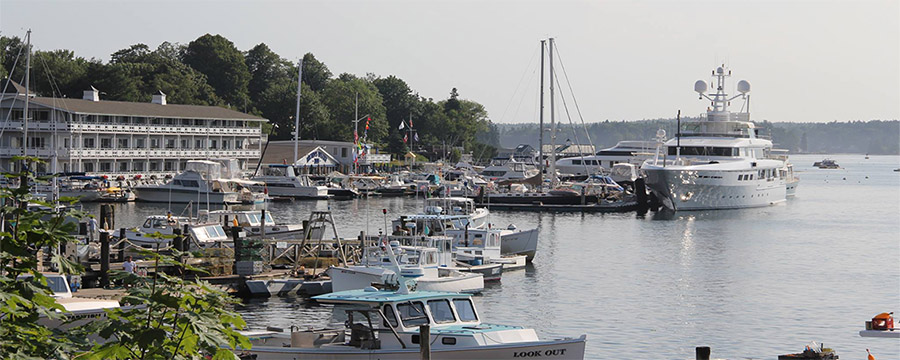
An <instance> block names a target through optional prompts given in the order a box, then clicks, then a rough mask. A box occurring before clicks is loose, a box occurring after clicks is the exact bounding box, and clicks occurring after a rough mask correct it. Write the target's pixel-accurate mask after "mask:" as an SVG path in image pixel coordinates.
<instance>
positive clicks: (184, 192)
mask: <svg viewBox="0 0 900 360" xmlns="http://www.w3.org/2000/svg"><path fill="white" fill-rule="evenodd" d="M133 191H134V195H135V197H136V198H137V201H143V202H158V203H179V204H186V203H189V202H198V201H199V202H200V203H206V202H207V201H208V202H209V203H210V204H236V203H240V200H239V199H238V193H234V192H227V193H221V192H203V193H199V195H198V192H197V190H190V189H171V190H169V189H165V188H156V187H137V188H134V190H133Z"/></svg>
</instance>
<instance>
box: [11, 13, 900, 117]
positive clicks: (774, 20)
mask: <svg viewBox="0 0 900 360" xmlns="http://www.w3.org/2000/svg"><path fill="white" fill-rule="evenodd" d="M898 4H900V1H898V0H887V1H868V0H862V1H860V0H846V1H796V0H793V1H748V0H740V1H729V0H724V1H723V0H718V1H621V0H620V1H334V0H331V1H309V2H306V1H162V0H155V1H79V2H75V1H34V0H30V1H19V0H15V1H14V0H0V31H2V34H3V35H7V36H12V35H18V36H22V35H24V33H25V29H26V28H31V29H32V30H33V42H34V44H35V48H36V49H41V50H51V49H58V48H64V49H70V50H74V51H75V53H76V55H78V56H82V57H86V58H91V57H96V58H100V59H103V60H104V61H105V60H107V59H108V58H109V54H111V53H113V52H115V51H116V50H119V49H122V48H126V47H128V46H129V45H131V44H135V43H145V44H148V45H149V46H150V47H152V48H155V47H156V46H158V45H159V44H160V43H161V42H163V41H170V42H177V43H185V44H186V43H188V42H190V41H191V40H194V39H196V38H197V37H199V36H201V35H203V34H205V33H211V34H221V35H223V36H225V37H226V38H228V39H230V40H231V41H233V42H234V43H235V45H236V46H237V47H238V48H239V49H241V50H248V49H250V48H251V47H252V46H254V45H256V44H258V43H260V42H265V43H266V44H268V45H269V47H271V48H272V49H273V50H274V51H275V52H277V53H278V54H280V55H282V56H283V57H286V58H288V59H291V60H294V61H296V59H297V58H298V57H299V56H300V55H301V54H303V53H306V52H312V53H314V54H315V55H316V57H317V58H318V59H319V60H321V61H323V62H325V63H326V64H327V65H328V67H329V68H330V69H331V71H332V72H333V73H335V74H339V73H342V72H349V73H353V74H358V75H365V74H366V73H368V72H371V73H375V74H377V75H381V76H388V75H396V76H398V77H400V78H402V79H404V80H406V81H407V83H409V85H410V87H411V88H413V89H414V90H415V91H417V92H418V93H419V94H420V95H422V96H425V97H433V98H435V99H443V98H446V97H447V96H448V94H449V92H450V89H451V88H453V87H456V88H458V89H459V93H460V95H461V97H463V98H467V99H471V100H475V101H478V102H480V103H482V104H484V105H485V107H486V108H487V110H488V112H489V114H490V117H491V119H492V120H494V121H495V122H503V123H510V122H534V121H537V110H536V107H537V101H538V96H537V90H538V85H537V82H538V77H537V76H536V70H537V61H538V56H537V52H538V49H539V40H540V39H541V38H546V37H548V36H553V37H555V38H556V41H557V47H558V49H559V57H558V58H557V59H558V60H561V61H562V65H563V66H565V67H566V71H567V72H568V75H569V76H570V79H571V86H572V87H573V89H574V92H575V97H576V100H577V101H578V104H579V106H580V107H581V111H582V114H583V115H584V119H585V121H588V122H593V121H602V120H606V119H609V120H623V119H624V120H635V119H648V118H659V117H674V115H675V113H676V111H677V110H678V109H681V110H682V112H683V113H684V114H687V115H697V114H699V113H701V112H703V111H704V110H705V108H706V106H707V102H705V101H700V100H698V99H697V95H696V94H695V93H694V92H693V83H694V81H696V80H698V79H706V80H709V76H708V75H709V74H710V71H711V70H712V69H713V68H715V66H716V65H717V64H718V63H721V62H727V64H728V65H729V67H730V68H731V69H732V70H733V71H734V77H733V78H732V79H731V81H730V84H729V86H730V87H732V88H733V83H735V82H736V81H737V80H740V79H746V80H748V81H750V83H751V84H752V92H751V95H752V99H753V100H752V103H751V112H752V114H751V117H752V118H753V119H754V120H764V119H765V120H770V121H804V122H809V121H817V122H821V121H833V120H838V121H847V120H869V119H898V118H900V5H898ZM557 69H561V68H560V66H559V64H557ZM560 81H561V82H562V84H563V85H562V86H563V87H567V86H568V85H566V83H565V80H564V79H562V78H561V79H560ZM566 101H567V102H568V103H569V107H570V108H573V105H574V104H573V103H572V100H571V98H569V99H567V100H566ZM557 103H558V105H559V107H562V104H561V102H560V101H557ZM573 111H574V109H573Z"/></svg>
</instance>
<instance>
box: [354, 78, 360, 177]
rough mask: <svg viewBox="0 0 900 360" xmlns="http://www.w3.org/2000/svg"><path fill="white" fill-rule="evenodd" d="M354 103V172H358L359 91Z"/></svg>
mask: <svg viewBox="0 0 900 360" xmlns="http://www.w3.org/2000/svg"><path fill="white" fill-rule="evenodd" d="M353 104H354V110H353V141H355V142H356V148H355V149H353V151H355V152H356V159H354V161H353V173H354V174H356V173H357V171H359V165H357V164H358V163H359V92H356V96H355V97H354V100H353Z"/></svg>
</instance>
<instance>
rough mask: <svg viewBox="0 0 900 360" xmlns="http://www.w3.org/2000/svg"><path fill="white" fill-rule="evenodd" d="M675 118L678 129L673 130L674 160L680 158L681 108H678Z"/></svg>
mask: <svg viewBox="0 0 900 360" xmlns="http://www.w3.org/2000/svg"><path fill="white" fill-rule="evenodd" d="M675 118H676V121H677V123H678V125H677V126H678V129H676V130H675V152H676V153H675V160H678V159H681V109H678V115H676V116H675Z"/></svg>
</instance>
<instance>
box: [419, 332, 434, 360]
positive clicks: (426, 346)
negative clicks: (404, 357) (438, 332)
mask: <svg viewBox="0 0 900 360" xmlns="http://www.w3.org/2000/svg"><path fill="white" fill-rule="evenodd" d="M419 350H420V353H419V354H420V356H421V358H422V360H431V326H429V325H420V326H419Z"/></svg>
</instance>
